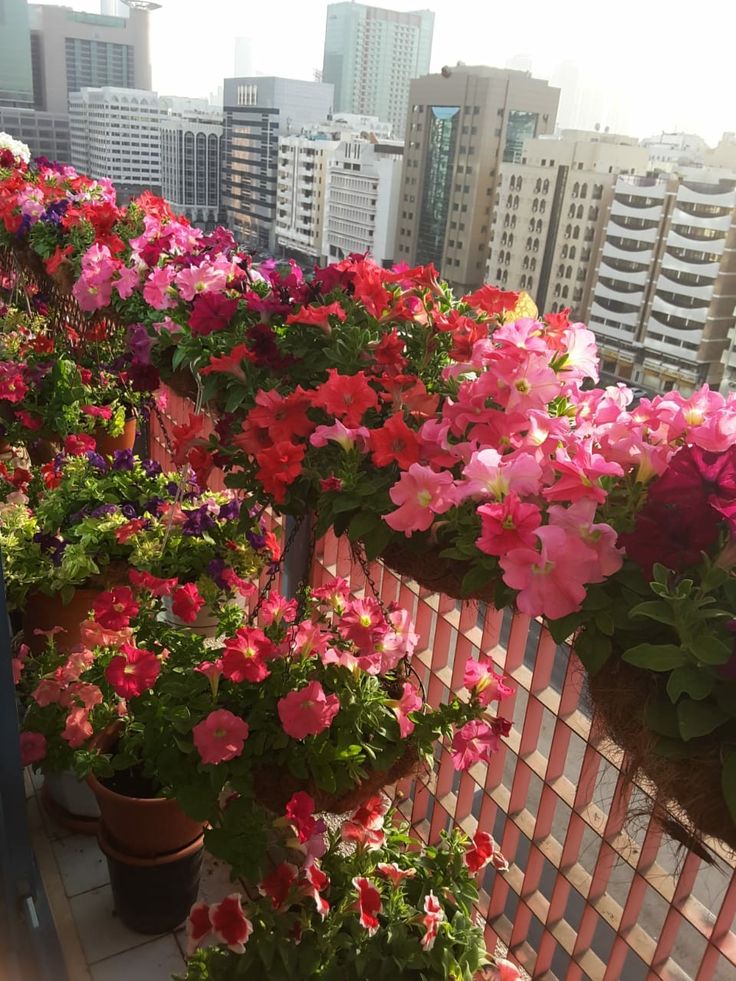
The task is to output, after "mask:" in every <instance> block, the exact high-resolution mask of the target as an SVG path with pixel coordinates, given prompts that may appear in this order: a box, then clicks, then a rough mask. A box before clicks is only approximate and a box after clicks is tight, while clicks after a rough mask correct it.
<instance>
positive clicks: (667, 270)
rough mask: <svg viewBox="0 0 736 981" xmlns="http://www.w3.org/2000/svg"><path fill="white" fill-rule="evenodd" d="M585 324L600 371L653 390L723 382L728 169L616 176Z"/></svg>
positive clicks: (733, 253) (735, 182)
mask: <svg viewBox="0 0 736 981" xmlns="http://www.w3.org/2000/svg"><path fill="white" fill-rule="evenodd" d="M596 266H597V268H596V281H595V285H594V288H593V295H592V302H591V307H590V316H589V322H590V326H591V328H592V329H593V330H594V331H595V333H596V335H597V338H598V343H599V349H600V353H601V359H602V368H603V370H604V371H605V372H606V373H607V375H609V376H612V377H614V378H616V379H619V380H622V381H631V382H633V383H635V384H638V385H641V386H643V387H645V388H648V389H652V390H654V391H666V390H668V389H671V388H673V387H677V388H678V389H679V390H680V391H682V392H684V393H688V392H692V391H693V390H694V389H695V388H697V387H698V386H699V385H701V384H703V383H705V382H707V383H708V384H709V385H711V386H712V387H715V388H718V387H719V386H721V385H722V384H726V385H727V384H728V375H729V370H728V369H729V367H730V362H732V361H733V362H734V363H736V358H734V353H733V348H734V345H733V343H732V339H733V333H734V323H735V320H734V309H735V308H736V175H735V174H733V173H731V174H729V173H728V172H726V171H722V170H721V171H719V170H710V171H709V170H703V169H698V170H691V171H689V172H687V173H683V174H681V175H679V176H675V175H672V176H669V177H659V178H653V177H650V178H644V177H631V176H625V177H624V176H622V177H620V178H619V179H618V181H617V183H616V187H615V192H614V196H613V200H612V202H611V205H610V208H609V213H608V215H607V216H606V232H605V237H604V239H603V242H602V245H601V248H600V252H599V255H598V258H597V263H596Z"/></svg>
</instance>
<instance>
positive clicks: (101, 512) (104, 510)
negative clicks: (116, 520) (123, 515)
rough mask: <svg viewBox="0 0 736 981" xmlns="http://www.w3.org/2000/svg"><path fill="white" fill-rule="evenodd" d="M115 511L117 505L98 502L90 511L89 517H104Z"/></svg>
mask: <svg viewBox="0 0 736 981" xmlns="http://www.w3.org/2000/svg"><path fill="white" fill-rule="evenodd" d="M116 511H117V505H115V504H100V506H99V507H96V508H95V509H94V511H92V512H91V515H90V517H92V518H106V517H107V515H108V514H115V512H116Z"/></svg>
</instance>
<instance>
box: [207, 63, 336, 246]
mask: <svg viewBox="0 0 736 981" xmlns="http://www.w3.org/2000/svg"><path fill="white" fill-rule="evenodd" d="M332 98H333V89H332V85H327V84H325V83H323V82H303V81H297V80H295V79H289V78H274V77H261V76H255V77H253V76H250V77H245V78H226V79H225V91H224V103H225V105H224V113H225V151H224V157H223V174H222V203H223V206H224V208H225V209H226V213H227V221H228V225H229V227H230V229H231V230H232V232H233V234H234V235H235V236H236V237H237V239H238V240H239V241H240V242H241V243H242V244H244V245H246V246H248V247H249V248H252V249H260V250H272V249H273V247H274V244H275V217H276V178H277V171H278V158H279V140H280V139H281V137H284V136H292V135H298V134H300V133H301V132H302V131H303V130H304V129H308V128H309V127H310V126H311V125H313V124H315V123H319V122H320V121H322V120H324V119H326V118H327V117H328V115H330V113H331V112H332Z"/></svg>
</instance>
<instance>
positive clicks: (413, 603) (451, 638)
mask: <svg viewBox="0 0 736 981" xmlns="http://www.w3.org/2000/svg"><path fill="white" fill-rule="evenodd" d="M187 409H188V406H187V405H186V404H185V403H182V402H181V401H180V400H178V399H176V398H172V399H171V403H170V406H169V409H168V410H167V413H166V415H167V417H168V418H167V423H170V422H172V421H174V422H177V423H178V422H181V421H184V420H185V419H186V417H187ZM151 448H152V455H153V456H154V457H155V458H156V459H159V460H161V462H162V463H165V464H169V465H170V464H171V460H170V457H169V456H168V452H167V445H166V439H165V434H164V433H163V431H162V430H161V427H160V426H159V425H158V423H157V422H156V421H153V423H152V427H151ZM333 575H339V576H343V577H344V578H345V579H347V580H348V581H349V582H350V584H351V587H352V589H353V591H354V592H356V593H361V592H362V591H364V590H366V589H367V588H368V585H367V583H366V579H365V576H364V574H363V572H362V571H361V569H360V567H359V566H358V565H357V564H355V563H354V562H353V561H352V559H351V556H350V550H349V546H348V543H347V541H345V540H344V539H340V540H337V539H335V538H334V537H332V536H328V537H327V538H326V539H325V540H324V541H321V542H319V543H318V546H317V554H316V555H315V557H314V562H313V567H312V582H313V584H315V585H319V584H321V583H322V582H323V581H324V580H325V579H327V578H329V577H330V576H333ZM371 575H372V577H373V579H374V581H375V582H376V584H377V587H378V590H379V592H380V595H381V597H382V599H383V600H384V601H385V602H389V601H391V600H396V601H398V602H399V603H400V604H401V606H403V607H406V608H407V609H409V610H410V611H411V612H412V614H413V616H414V619H415V622H416V624H417V630H418V632H419V634H420V636H421V644H422V645H424V646H423V649H421V650H419V651H418V653H417V655H416V659H415V667H416V669H417V671H418V673H419V675H420V677H421V679H422V683H423V684H424V686H425V689H426V692H427V696H428V698H429V700H430V701H431V702H433V703H436V702H438V701H440V700H442V699H444V698H446V697H447V696H448V695H449V693H450V692H451V691H452V690H453V689H456V688H459V687H460V686H461V683H462V673H463V666H464V664H465V660H466V658H467V657H468V656H469V655H472V654H476V653H477V652H478V651H483V652H484V653H485V654H488V655H490V656H491V657H493V659H494V661H495V663H496V666H497V668H498V669H499V670H503V671H504V672H505V673H506V674H507V675H509V676H510V677H511V678H512V679H513V681H514V683H515V685H516V688H517V692H516V695H515V697H514V698H513V699H510V700H508V701H507V702H504V713H505V714H506V715H507V716H508V717H509V718H512V719H513V721H514V728H513V730H512V733H511V736H510V737H509V739H508V740H507V743H506V746H505V748H504V750H503V751H502V752H500V753H499V754H497V755H496V756H495V758H494V760H493V762H492V763H491V764H490V765H484V764H478V765H476V766H475V767H474V768H473V769H471V770H470V771H469V772H468V773H464V774H459V773H456V772H455V771H454V769H453V767H452V763H451V760H450V757H449V754H448V753H447V751H446V749H444V748H441V749H440V750H439V751H438V753H437V754H436V759H435V767H434V771H433V774H432V776H431V778H430V779H428V780H427V779H422V778H419V779H416V780H414V781H405V783H404V784H403V785H402V786H401V787H400V791H401V792H402V793H403V794H404V800H403V803H402V804H401V808H402V811H403V812H404V814H405V815H406V817H407V818H409V819H410V820H411V821H412V824H413V825H414V827H415V828H416V831H417V833H418V834H419V835H420V836H421V837H423V838H424V839H425V840H432V839H434V838H436V837H437V835H438V834H439V833H440V831H442V830H443V829H445V828H448V827H450V826H451V825H452V824H456V825H459V826H460V827H462V828H463V829H464V830H466V831H467V832H469V833H473V832H474V831H475V829H476V827H478V826H480V827H481V828H483V830H490V831H492V832H493V834H494V836H495V837H496V839H497V840H498V841H499V842H500V844H501V850H502V851H503V853H504V854H505V855H506V856H507V857H508V858H509V860H510V862H511V868H510V870H509V872H508V873H506V874H505V875H497V874H495V873H494V872H493V870H492V869H489V870H488V871H487V872H486V875H485V878H484V879H483V880H482V892H481V904H480V912H481V913H482V915H484V916H485V917H486V922H487V940H488V945H489V948H491V949H492V948H493V946H494V945H495V943H496V940H497V938H500V939H501V940H502V941H503V942H504V943H505V944H506V945H508V947H509V949H510V953H511V956H512V957H513V958H515V959H516V960H517V961H518V962H520V963H521V964H522V965H523V966H524V967H525V968H526V970H527V971H528V972H529V973H530V974H531V975H532V977H534V978H550V979H551V978H560V979H564V981H579V979H587V978H590V979H595V981H646V979H649V978H662V979H665V981H684V979H687V978H692V979H695V981H733V979H734V978H736V933H734V930H733V925H734V919H735V918H736V875H735V874H734V858H733V856H729V855H728V854H727V853H726V852H724V851H723V850H720V849H719V848H718V846H717V845H716V846H714V848H715V852H714V855H715V858H716V864H715V865H708V864H707V863H705V862H703V861H702V860H701V859H700V858H699V857H698V856H697V855H695V854H694V853H691V852H688V853H686V854H685V856H684V857H683V856H682V855H681V853H678V852H677V851H676V849H675V848H674V846H673V844H672V842H671V840H670V839H669V838H668V837H667V835H666V834H664V833H663V832H662V830H661V828H660V827H658V826H657V825H655V824H654V823H653V822H645V821H644V819H642V820H641V821H640V822H638V824H637V823H636V822H632V821H631V820H629V821H627V820H626V815H627V813H628V812H629V810H630V805H633V809H634V810H636V802H637V798H642V799H643V796H644V795H645V789H642V788H638V787H637V788H632V787H631V786H629V785H627V783H626V781H625V780H624V779H623V778H622V776H621V770H620V766H621V754H620V752H618V751H617V750H616V748H615V747H610V746H607V745H605V744H604V743H603V742H602V741H601V739H600V738H598V736H597V735H596V733H595V732H594V731H592V729H591V719H590V712H589V711H588V708H587V701H586V694H585V690H584V672H583V670H582V667H581V666H580V664H579V662H578V661H577V659H576V658H575V657H574V655H571V654H570V652H569V650H568V649H567V648H566V647H565V646H564V645H559V646H558V645H556V644H555V642H554V641H553V640H552V638H551V637H550V636H549V634H548V633H547V632H546V631H545V630H544V629H543V628H542V627H541V625H540V624H539V623H537V622H536V621H530V620H529V618H528V617H524V616H521V615H519V614H516V615H513V614H512V613H511V612H510V611H501V612H499V611H497V610H493V609H490V608H485V607H483V606H480V607H479V606H478V605H477V604H470V603H468V604H458V603H456V602H455V601H454V600H452V599H449V598H448V597H445V596H439V595H437V594H432V593H428V592H427V591H426V590H422V589H420V588H419V587H418V586H417V585H416V584H414V583H408V582H406V581H404V580H402V579H400V578H399V577H398V576H396V575H395V574H394V573H392V572H391V571H390V570H387V569H384V567H383V566H382V564H381V563H374V564H373V565H372V566H371Z"/></svg>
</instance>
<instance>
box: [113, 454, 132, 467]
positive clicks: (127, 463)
mask: <svg viewBox="0 0 736 981" xmlns="http://www.w3.org/2000/svg"><path fill="white" fill-rule="evenodd" d="M134 466H135V460H134V459H133V451H132V450H115V452H114V453H113V455H112V468H113V470H132V469H133V467H134Z"/></svg>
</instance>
